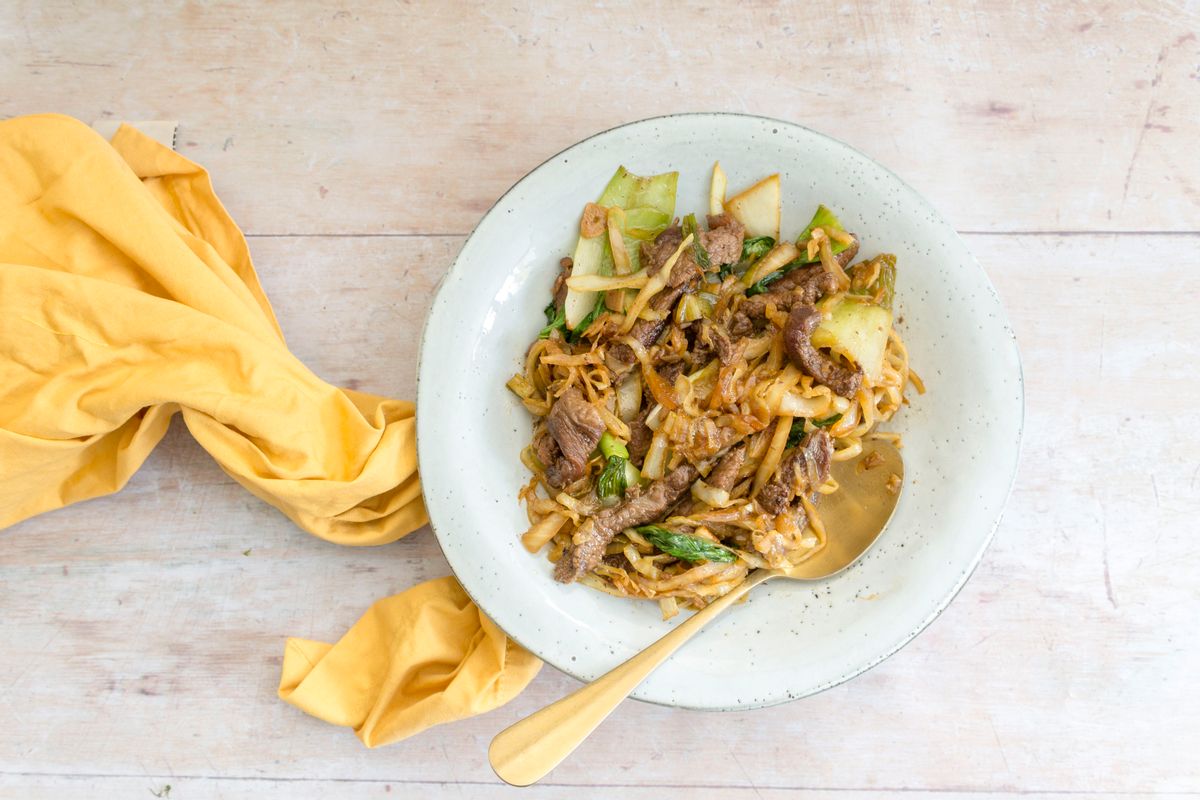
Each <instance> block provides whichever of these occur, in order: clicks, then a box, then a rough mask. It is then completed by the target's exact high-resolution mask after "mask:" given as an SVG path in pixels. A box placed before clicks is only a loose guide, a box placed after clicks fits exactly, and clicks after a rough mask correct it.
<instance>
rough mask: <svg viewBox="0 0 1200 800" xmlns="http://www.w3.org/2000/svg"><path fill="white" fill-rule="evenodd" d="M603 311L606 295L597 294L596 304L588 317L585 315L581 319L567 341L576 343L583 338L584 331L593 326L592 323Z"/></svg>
mask: <svg viewBox="0 0 1200 800" xmlns="http://www.w3.org/2000/svg"><path fill="white" fill-rule="evenodd" d="M603 311H604V295H602V294H601V295H597V297H596V305H595V306H593V307H592V310H591V312H590V313H589V314H588V315H587V316H586V317H584V318H583V319H582V320H580V321H579V324H578V325H576V326H575V329H574V330H572V331H571V332H570V333H568V334H567V341H568V342H570V343H571V344H575V343H576V342H578V341H579V340H580V339H582V338H583V332H584V331H586V330H587V329H588V328H589V327H591V324H592V323H593V322H595V321H596V317H598V316H600V314H601V312H603Z"/></svg>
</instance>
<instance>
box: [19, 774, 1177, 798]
mask: <svg viewBox="0 0 1200 800" xmlns="http://www.w3.org/2000/svg"><path fill="white" fill-rule="evenodd" d="M168 787H170V788H169V790H168ZM603 788H605V787H601V789H603ZM597 791H598V789H597V787H594V786H591V785H588V786H578V785H573V784H555V783H546V784H538V785H536V786H531V787H527V788H524V789H516V788H513V787H510V786H504V785H503V784H495V783H428V782H409V783H401V782H396V781H388V780H354V779H347V780H336V781H325V780H308V779H304V778H299V779H292V780H287V779H272V778H217V779H214V778H194V777H183V778H180V777H173V776H169V775H166V776H164V775H156V776H145V777H141V776H139V777H68V776H40V775H15V776H14V775H2V774H0V798H9V797H11V798H13V800H18V798H19V800H61V798H63V797H75V796H80V793H81V792H86V793H87V794H86V796H88V797H136V798H141V797H160V798H162V800H203V799H204V798H220V800H264V798H266V800H270V799H271V798H282V799H283V800H328V798H331V797H332V798H339V800H340V799H341V798H358V797H372V798H398V799H403V798H414V797H419V798H444V799H445V800H498V798H517V797H520V798H525V799H526V800H529V799H530V798H532V800H561V798H563V797H567V796H576V797H578V796H582V797H588V798H590V797H596V796H599V795H598V794H595V792H597ZM611 791H613V792H614V794H616V793H619V796H620V797H621V798H622V800H685V799H689V800H690V798H695V797H703V800H786V799H787V798H797V800H886V799H887V798H894V797H896V796H897V795H899V796H902V797H905V798H908V799H909V800H1062V798H1068V799H1069V800H1143V798H1163V797H1170V798H1172V799H1173V800H1195V798H1198V797H1200V794H1193V793H1184V794H1171V795H1163V794H1156V793H1150V792H1138V793H1126V792H1102V793H1097V792H1069V793H1062V792H1051V793H1047V792H958V791H946V792H927V791H919V790H918V791H911V790H907V789H904V790H899V789H895V788H887V789H877V790H872V791H863V790H855V789H851V790H848V791H847V790H841V789H821V788H770V787H749V786H746V787H724V786H721V787H716V786H706V787H703V788H702V789H697V788H695V787H692V786H655V785H644V786H633V787H624V786H623V787H620V789H617V790H611ZM700 792H703V794H700Z"/></svg>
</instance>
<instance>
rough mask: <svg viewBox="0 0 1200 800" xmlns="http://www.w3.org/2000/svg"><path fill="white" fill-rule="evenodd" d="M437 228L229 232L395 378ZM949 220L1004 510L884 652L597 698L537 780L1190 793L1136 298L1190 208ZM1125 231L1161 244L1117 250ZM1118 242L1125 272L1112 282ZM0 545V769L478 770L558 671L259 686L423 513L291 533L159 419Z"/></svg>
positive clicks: (338, 352) (1150, 395)
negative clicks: (1004, 227) (385, 526)
mask: <svg viewBox="0 0 1200 800" xmlns="http://www.w3.org/2000/svg"><path fill="white" fill-rule="evenodd" d="M460 243H461V240H460V239H458V238H451V237H433V238H421V237H382V238H380V237H377V238H366V239H363V238H337V237H332V238H259V239H254V240H252V243H251V245H252V248H253V252H254V254H255V256H256V258H257V263H258V266H259V270H260V272H261V274H262V276H263V282H264V284H265V287H266V290H267V292H268V294H269V295H270V296H271V297H272V298H273V299H274V302H275V306H276V309H277V311H278V313H279V317H280V319H281V321H282V324H283V326H284V331H285V333H286V334H287V335H288V337H289V341H290V342H291V345H292V347H293V348H294V349H295V350H296V351H297V352H298V353H300V354H301V355H302V356H303V357H304V358H305V359H306V360H307V362H308V363H309V364H310V365H312V366H313V368H314V369H315V370H316V372H317V373H318V374H321V375H324V376H326V377H328V378H330V379H331V380H334V381H336V382H340V383H343V384H356V385H359V386H361V387H362V388H365V389H371V390H375V391H382V392H390V393H394V394H397V395H410V394H411V393H412V390H413V388H414V385H413V375H414V372H415V356H416V339H415V331H416V326H417V325H418V323H419V321H420V319H421V316H422V309H423V308H424V307H425V306H426V305H427V304H428V301H429V297H430V295H431V292H432V290H433V285H434V282H435V280H436V278H437V277H438V275H440V274H441V271H442V270H443V269H444V267H445V264H446V263H447V261H448V260H449V259H450V258H451V257H452V255H453V253H454V252H456V249H457V247H458V246H459V244H460ZM969 243H970V244H971V246H972V247H973V249H974V250H975V252H976V253H977V254H978V255H979V257H980V259H981V260H982V261H983V263H984V264H986V265H987V266H988V267H989V271H990V273H991V275H992V276H993V277H994V278H995V280H996V283H997V285H998V288H999V290H1000V292H1001V294H1002V296H1003V298H1004V300H1005V302H1006V305H1007V307H1008V309H1009V310H1010V313H1011V314H1012V317H1013V323H1014V326H1015V328H1016V330H1017V334H1018V337H1019V339H1020V341H1021V342H1022V346H1023V356H1024V361H1025V370H1026V379H1027V391H1028V408H1029V418H1028V423H1027V424H1028V435H1027V440H1026V441H1027V445H1026V449H1025V453H1024V456H1023V460H1022V468H1021V473H1020V477H1019V479H1018V482H1017V486H1016V489H1015V491H1014V494H1013V499H1012V503H1011V505H1010V507H1009V509H1008V511H1007V513H1006V516H1005V521H1004V523H1003V525H1002V527H1001V530H1000V533H999V534H998V536H997V538H996V541H995V544H994V545H993V547H992V549H991V550H990V551H989V553H988V556H987V558H986V559H985V561H984V563H983V565H982V566H981V567H980V569H979V571H978V572H977V574H976V575H975V577H974V578H973V579H972V581H971V582H970V583H969V584H968V585H967V587H966V589H964V590H963V592H962V594H961V595H960V596H959V598H958V600H957V601H956V602H955V603H954V604H953V605H952V606H951V607H950V609H949V610H948V611H947V612H946V613H945V614H944V615H943V616H942V617H941V618H940V619H939V620H938V621H937V622H935V623H934V624H933V626H932V627H931V628H930V629H929V630H928V631H926V632H925V633H924V634H922V635H921V636H920V637H918V639H917V640H916V641H915V642H913V643H912V644H911V645H909V646H908V647H906V648H905V649H904V650H903V651H902V652H900V653H899V654H897V655H896V656H895V657H893V658H892V659H890V660H888V661H887V662H885V663H884V664H882V665H881V666H879V667H877V668H876V669H874V670H872V671H871V672H869V673H867V674H866V675H864V676H862V677H860V678H858V679H856V680H854V681H852V682H850V683H849V684H846V685H843V686H840V687H838V688H835V689H833V690H830V691H828V692H826V693H824V694H821V695H818V696H816V697H813V698H810V699H808V700H804V701H801V702H798V703H794V704H791V705H787V706H782V707H777V708H773V709H767V710H763V711H756V712H749V713H734V714H702V713H696V712H685V711H675V710H669V709H664V708H658V707H654V706H647V705H643V704H636V703H632V704H628V705H626V706H624V707H622V709H621V710H620V712H619V713H618V714H617V715H616V716H615V717H614V718H613V719H611V720H609V721H608V722H607V723H606V724H605V725H604V726H602V727H601V729H600V730H599V731H598V732H597V734H596V735H595V736H594V737H593V738H592V739H591V740H589V741H588V742H587V743H585V745H584V746H583V747H582V748H581V749H580V750H579V751H578V752H577V753H576V755H575V756H574V757H573V758H572V759H570V760H569V761H568V762H567V763H565V764H564V765H562V766H561V767H560V768H559V769H558V770H556V771H555V772H554V773H553V774H552V775H551V776H550V781H551V783H553V784H559V785H561V786H562V787H566V786H587V785H594V784H597V783H602V784H605V785H606V786H609V787H647V786H660V787H662V794H660V795H659V796H670V793H671V792H678V793H679V794H680V796H683V795H685V794H688V792H686V791H684V790H683V789H682V788H680V787H687V786H697V785H699V786H704V787H722V788H728V789H729V792H730V794H729V795H728V796H730V797H740V796H743V795H741V794H739V793H738V792H736V791H734V790H736V789H739V788H743V789H744V788H746V787H751V786H758V787H760V788H770V787H773V788H775V789H778V790H780V791H782V790H784V789H795V790H800V789H812V790H813V791H812V793H811V795H812V796H821V794H820V792H819V791H818V790H823V789H830V788H836V789H839V790H851V789H852V790H855V791H862V792H865V793H867V794H869V793H870V792H882V793H883V795H884V796H886V794H887V792H888V791H889V790H895V789H900V788H904V789H921V790H936V791H943V792H953V791H963V792H1005V791H1019V792H1036V791H1056V792H1065V791H1081V792H1088V791H1097V792H1101V791H1109V792H1121V791H1124V792H1138V791H1160V792H1186V791H1196V790H1198V787H1200V768H1198V767H1197V765H1196V762H1195V760H1194V758H1193V756H1194V752H1195V743H1196V742H1197V741H1200V697H1198V695H1197V693H1196V692H1195V691H1194V690H1193V688H1192V680H1193V677H1192V674H1191V673H1192V672H1193V671H1194V668H1195V667H1196V665H1197V663H1198V659H1200V635H1198V632H1197V628H1196V626H1195V624H1194V622H1195V612H1196V601H1197V589H1196V583H1195V580H1194V575H1195V572H1196V567H1197V558H1198V556H1200V548H1198V547H1197V545H1196V542H1195V538H1194V526H1193V521H1194V519H1195V517H1196V515H1197V513H1198V512H1200V501H1198V493H1197V491H1196V489H1197V480H1200V410H1198V409H1197V408H1195V407H1193V406H1189V404H1187V403H1185V402H1183V401H1182V398H1184V397H1186V396H1187V394H1188V392H1189V389H1191V388H1192V387H1191V386H1190V384H1189V381H1190V380H1191V379H1190V377H1189V376H1188V375H1187V374H1186V373H1185V371H1183V370H1179V369H1176V368H1175V366H1174V365H1176V364H1187V363H1193V362H1195V361H1196V360H1197V359H1200V315H1196V314H1185V315H1182V316H1176V317H1175V318H1173V319H1169V320H1168V319H1163V318H1162V314H1161V310H1160V308H1161V294H1162V292H1161V290H1160V289H1159V288H1157V287H1159V286H1161V285H1163V284H1165V283H1167V282H1170V284H1171V285H1172V286H1173V287H1174V290H1175V291H1176V292H1177V293H1178V294H1179V295H1180V296H1196V295H1198V294H1200V256H1197V255H1196V252H1197V247H1196V245H1197V244H1198V243H1200V237H1197V236H1143V237H1134V236H1067V237H1055V236H972V237H969ZM1152 248H1153V249H1154V250H1155V251H1156V252H1171V253H1175V254H1178V255H1177V258H1173V259H1165V260H1162V261H1161V262H1157V263H1156V262H1153V261H1148V260H1146V259H1143V258H1142V256H1143V254H1144V253H1146V252H1147V251H1149V250H1150V249H1152ZM1131 263H1142V264H1143V266H1142V267H1141V268H1140V269H1141V271H1142V272H1144V273H1147V274H1146V275H1145V277H1144V278H1143V279H1141V280H1139V281H1137V282H1130V281H1128V280H1125V279H1124V276H1125V274H1126V273H1127V271H1128V265H1129V264H1131ZM335 276H336V277H335ZM1048 286H1054V287H1063V288H1064V291H1063V292H1061V293H1060V294H1059V295H1055V294H1054V293H1050V292H1047V291H1046V288H1045V287H1048ZM322 287H323V288H322ZM1064 320H1065V322H1064ZM1148 386H1153V387H1154V390H1153V391H1149V390H1148V389H1147V387H1148ZM0 544H2V550H0V552H2V553H3V555H2V556H0V559H2V560H0V564H2V565H3V575H4V580H3V584H2V586H0V597H2V607H3V608H4V609H5V621H4V630H5V642H6V647H5V648H4V650H3V651H0V675H3V676H5V680H4V681H3V682H2V683H0V704H3V707H5V708H7V709H8V710H7V712H6V718H7V722H8V723H9V724H7V725H5V726H4V727H3V728H2V729H0V773H9V774H10V780H11V781H14V783H12V785H13V786H22V785H28V784H29V783H30V782H33V783H37V781H36V780H34V779H33V778H30V777H28V775H26V776H25V777H24V778H22V776H21V774H23V773H36V774H38V775H41V774H65V775H73V774H79V773H83V774H85V775H115V776H124V777H122V778H120V780H133V778H131V777H130V776H139V775H147V776H163V777H162V780H163V781H164V782H166V783H170V782H172V781H171V776H193V777H192V779H191V780H193V781H194V782H195V783H194V786H195V789H196V796H208V795H210V794H213V793H215V792H216V790H217V788H218V786H219V787H220V791H221V794H222V795H223V796H237V792H239V791H246V792H250V791H251V790H261V789H262V788H263V787H262V786H260V785H259V784H258V783H256V782H255V783H247V784H246V785H245V786H241V787H239V786H238V785H237V784H236V783H235V784H232V785H226V784H225V783H221V782H217V783H211V782H210V783H206V781H207V780H208V779H216V778H222V779H226V778H228V779H232V778H239V779H247V780H249V779H254V780H255V781H257V780H258V779H268V778H269V779H272V780H281V781H282V780H286V779H292V778H299V777H303V778H305V779H306V780H316V781H321V780H324V781H359V782H362V785H360V786H357V788H356V790H361V791H363V792H364V793H368V792H375V791H376V790H377V789H378V788H379V787H378V785H376V784H377V783H387V782H389V781H394V782H396V784H397V786H401V785H403V786H410V785H416V784H425V783H429V784H441V783H447V784H454V783H457V782H461V781H466V782H468V783H467V785H468V786H490V785H491V784H492V783H493V782H494V780H495V779H494V778H493V776H492V775H491V773H490V771H489V769H488V767H487V764H486V760H485V758H484V753H485V751H486V747H487V743H488V741H489V740H490V737H491V736H492V735H493V734H494V733H495V732H497V731H499V730H500V729H501V728H503V727H504V726H506V725H508V724H510V723H511V722H513V721H515V720H516V719H518V718H519V717H520V716H522V715H524V714H526V713H528V712H530V711H532V710H534V709H536V708H538V707H540V706H541V705H544V704H545V703H547V702H549V701H551V700H552V699H554V698H556V697H558V696H561V695H562V694H564V693H565V692H567V691H568V690H569V689H570V688H571V686H573V685H574V682H573V681H572V680H571V679H569V678H567V677H565V676H563V675H561V674H558V673H556V672H554V671H553V670H551V669H549V668H547V669H546V671H545V672H544V673H543V675H542V677H540V678H539V679H538V680H537V681H536V682H535V683H534V685H533V686H532V687H531V688H530V689H529V690H528V691H527V692H526V693H525V694H524V695H523V696H521V697H520V698H519V699H518V700H516V701H514V702H513V703H512V704H510V705H509V706H508V707H505V708H503V709H500V710H498V711H496V712H493V713H491V714H489V715H486V716H483V717H478V718H475V719H471V720H466V721H463V722H460V723H455V724H453V725H448V726H444V727H441V728H436V729H433V730H431V731H428V732H426V733H425V734H422V735H421V736H418V737H415V738H413V739H411V740H408V741H406V742H402V743H400V744H397V745H395V746H392V747H389V748H386V749H384V750H381V751H367V750H365V749H364V748H363V747H362V746H361V745H360V744H359V743H358V741H357V740H356V739H355V738H354V737H353V736H352V735H351V734H350V732H349V731H346V730H343V729H335V728H332V727H330V726H328V725H325V724H324V723H321V722H318V721H316V720H314V719H311V718H309V717H306V716H304V715H303V714H301V713H300V712H298V711H296V710H295V709H292V708H290V707H289V706H286V705H285V704H283V703H281V702H280V701H278V700H277V699H276V698H275V686H276V682H277V680H278V670H279V662H280V654H281V652H282V644H283V638H284V637H285V636H286V635H298V636H305V637H312V638H326V639H328V638H331V637H336V636H337V635H338V634H339V633H340V632H341V631H343V630H344V629H345V628H347V627H348V626H349V625H350V624H351V623H353V622H354V620H355V619H357V617H358V616H359V614H360V613H361V612H362V611H363V609H365V608H366V607H367V606H368V605H369V604H370V603H371V602H372V601H373V600H374V599H376V598H378V597H380V596H383V595H386V594H388V593H391V592H395V591H398V590H401V589H403V588H405V587H407V586H410V585H412V584H413V583H416V582H418V581H421V580H424V579H426V578H430V577H434V576H437V575H441V574H445V573H446V571H447V567H446V565H445V562H444V561H443V559H442V557H441V554H440V551H439V550H438V548H437V545H436V542H435V541H434V539H433V536H432V534H431V533H430V532H429V531H428V530H422V531H418V532H416V533H414V534H413V535H411V536H410V537H408V538H406V539H405V540H402V541H400V542H398V543H396V544H394V545H389V546H387V547H382V548H374V549H369V550H361V549H348V548H338V547H335V546H332V545H329V544H326V543H324V542H321V541H319V540H317V539H315V538H313V537H309V536H306V535H305V534H303V533H301V532H299V531H298V530H296V529H295V528H294V527H293V526H292V525H291V524H290V523H288V522H287V521H286V520H285V519H284V518H283V517H282V516H281V515H279V514H278V513H277V512H275V511H274V510H272V509H270V508H269V507H267V506H265V505H263V504H262V503H260V502H258V501H257V500H255V499H254V498H252V497H250V496H249V495H248V494H246V493H245V492H244V491H243V490H242V489H240V487H238V486H237V485H236V484H234V483H233V482H232V481H230V480H229V479H228V478H227V477H226V476H225V475H224V474H223V473H222V472H221V471H220V470H219V469H218V468H217V467H216V466H215V465H214V464H213V463H212V462H211V461H210V460H209V459H208V457H207V455H206V454H204V453H203V452H202V451H201V450H200V449H199V448H198V447H197V446H196V445H195V444H194V443H193V442H192V441H191V440H190V438H189V437H188V436H187V434H186V432H185V431H184V430H183V429H182V426H179V425H176V427H175V429H174V430H173V431H172V432H171V434H170V435H169V436H168V438H167V440H166V441H164V442H163V444H162V445H161V446H160V447H159V449H158V450H157V451H156V452H155V454H154V455H153V456H152V457H151V459H150V460H149V462H148V463H147V464H146V466H145V467H144V468H143V469H142V470H141V472H139V473H138V474H137V475H136V476H135V477H134V479H133V480H132V481H131V483H130V485H129V486H128V487H127V488H126V489H125V490H124V491H123V492H122V493H121V494H119V495H117V496H114V497H109V498H104V499H100V500H96V501H92V502H89V503H84V504H81V505H78V506H74V507H71V508H67V509H64V510H62V511H60V512H56V513H54V514H49V515H46V516H43V517H41V518H38V519H34V520H31V521H29V522H26V523H24V524H21V525H18V526H16V527H14V528H11V529H9V530H7V531H4V532H3V533H0ZM246 551H249V552H248V553H246ZM700 764H703V765H704V768H703V770H698V769H697V766H698V765H700ZM12 773H17V774H12ZM18 779H19V780H24V781H25V783H24V784H22V783H19V781H18ZM64 780H65V779H64ZM71 780H75V779H71ZM79 780H83V779H82V778H80V779H79ZM114 780H117V779H116V778H114ZM143 782H144V781H143ZM0 785H2V784H0ZM51 785H53V784H51ZM98 785H107V784H98ZM111 785H112V786H114V787H118V786H122V785H124V784H121V783H119V782H118V783H113V784H111ZM179 785H180V786H184V785H186V784H185V783H181V784H179ZM268 785H270V786H274V784H269V783H268ZM290 786H291V785H290V784H286V785H284V784H280V787H282V788H280V787H276V789H275V790H278V791H281V792H285V793H287V792H291V791H292V789H293V788H296V787H291V788H289V787H290ZM346 788H347V789H349V788H351V787H346ZM299 789H303V790H304V791H310V790H311V791H313V792H314V793H316V792H317V791H319V790H321V787H320V786H307V785H306V786H304V787H299V788H297V789H296V790H297V791H299ZM113 791H116V789H114V790H113ZM413 791H415V789H414V790H413ZM455 791H459V792H460V793H461V792H466V794H464V796H472V797H474V796H487V795H485V794H483V789H479V790H478V793H476V792H475V790H470V791H468V790H467V789H461V788H460V789H456V790H455ZM489 791H490V790H489ZM545 791H548V790H545ZM614 791H616V789H615V788H614ZM620 791H621V792H623V793H624V792H625V791H627V790H626V789H625V788H621V789H620ZM705 791H708V790H707V789H706V790H705ZM712 791H713V794H714V796H721V795H720V794H719V793H717V790H716V789H713V790H712ZM447 794H448V796H455V795H454V794H453V793H451V792H450V791H449V790H447ZM179 796H184V795H182V794H180V795H179ZM297 796H300V795H297ZM545 796H547V797H549V796H554V795H553V793H549V794H546V795H545ZM864 796H866V795H864Z"/></svg>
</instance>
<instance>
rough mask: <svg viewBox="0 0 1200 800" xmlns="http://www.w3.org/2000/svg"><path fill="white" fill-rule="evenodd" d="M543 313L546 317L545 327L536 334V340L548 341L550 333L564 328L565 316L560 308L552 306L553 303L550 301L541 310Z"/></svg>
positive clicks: (565, 323)
mask: <svg viewBox="0 0 1200 800" xmlns="http://www.w3.org/2000/svg"><path fill="white" fill-rule="evenodd" d="M543 312H544V313H545V315H546V327H544V328H542V330H541V332H540V333H539V334H538V338H539V339H549V338H550V334H551V333H553V332H554V331H561V330H562V329H563V328H565V327H566V325H567V316H566V314H564V313H563V310H562V309H561V308H559V307H558V306H556V305H554V301H551V302H550V305H548V306H546V308H545V309H543Z"/></svg>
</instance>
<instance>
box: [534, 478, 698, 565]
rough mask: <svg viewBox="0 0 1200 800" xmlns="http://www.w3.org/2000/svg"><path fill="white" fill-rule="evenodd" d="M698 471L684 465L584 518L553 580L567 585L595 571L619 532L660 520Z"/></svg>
mask: <svg viewBox="0 0 1200 800" xmlns="http://www.w3.org/2000/svg"><path fill="white" fill-rule="evenodd" d="M698 475H699V472H697V471H696V468H695V467H694V466H692V465H691V464H690V463H688V462H686V461H685V462H684V463H683V464H680V465H679V466H678V467H676V468H675V469H673V470H671V472H669V473H668V474H667V476H666V477H664V478H662V479H660V480H657V481H654V482H653V483H651V484H650V486H649V487H648V488H647V489H646V490H645V491H644V492H641V493H640V494H637V495H636V496H634V497H632V498H631V497H629V496H628V494H627V495H626V498H625V500H623V501H622V502H621V503H620V504H619V505H616V506H613V507H612V508H608V509H605V510H603V511H601V512H600V513H598V514H596V515H595V516H593V517H588V518H587V519H586V520H584V522H583V524H582V525H580V526H579V527H578V528H576V529H575V534H574V535H573V536H572V538H571V544H570V545H568V546H567V549H566V552H564V553H563V555H562V558H561V559H559V561H558V563H557V564H556V565H555V567H554V577H555V579H556V580H559V581H561V582H562V583H571V582H573V581H575V580H577V579H578V578H580V577H581V576H582V575H584V574H586V573H588V572H590V571H591V570H593V569H595V568H596V565H597V564H599V563H600V561H601V559H603V558H604V548H606V547H607V546H608V543H609V542H611V541H612V540H613V537H614V536H616V535H617V534H618V533H620V532H621V531H623V530H625V529H626V528H632V527H635V526H637V525H645V524H647V523H650V522H654V521H655V520H657V519H661V518H662V516H663V515H664V514H665V513H666V512H667V510H668V509H670V508H671V507H672V506H674V505H675V504H676V503H677V502H679V499H680V498H681V497H683V496H684V493H686V492H687V490H688V489H689V488H691V485H692V481H694V480H696V478H697V477H698Z"/></svg>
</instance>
